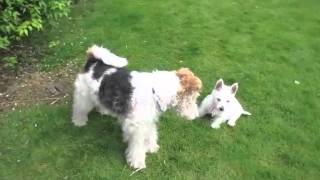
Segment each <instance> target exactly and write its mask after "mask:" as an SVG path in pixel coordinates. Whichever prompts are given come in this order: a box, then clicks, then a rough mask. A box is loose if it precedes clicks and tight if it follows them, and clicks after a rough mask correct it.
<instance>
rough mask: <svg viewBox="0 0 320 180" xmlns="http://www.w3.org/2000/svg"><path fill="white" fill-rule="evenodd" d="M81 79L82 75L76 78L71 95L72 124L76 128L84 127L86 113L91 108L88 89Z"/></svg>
mask: <svg viewBox="0 0 320 180" xmlns="http://www.w3.org/2000/svg"><path fill="white" fill-rule="evenodd" d="M83 78H84V77H83V75H79V76H78V77H77V79H76V82H75V89H74V95H73V112H72V122H73V124H74V125H76V126H84V125H86V124H87V121H88V113H89V112H90V111H91V110H92V108H93V103H92V100H91V99H90V94H89V89H88V87H87V86H86V84H85V82H84V79H83Z"/></svg>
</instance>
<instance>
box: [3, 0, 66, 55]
mask: <svg viewBox="0 0 320 180" xmlns="http://www.w3.org/2000/svg"><path fill="white" fill-rule="evenodd" d="M70 4H71V0H0V49H6V48H7V47H8V46H9V45H10V43H11V42H12V41H17V40H20V39H21V38H22V37H26V36H28V35H29V34H30V32H31V31H33V30H38V31H39V30H42V28H43V24H44V23H45V22H50V21H53V20H57V19H58V18H61V17H63V16H67V15H68V13H69V10H70Z"/></svg>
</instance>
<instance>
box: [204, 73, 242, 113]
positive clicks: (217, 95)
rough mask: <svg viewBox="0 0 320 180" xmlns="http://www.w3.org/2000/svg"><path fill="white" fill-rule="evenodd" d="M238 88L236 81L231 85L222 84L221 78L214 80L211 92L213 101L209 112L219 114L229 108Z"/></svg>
mask: <svg viewBox="0 0 320 180" xmlns="http://www.w3.org/2000/svg"><path fill="white" fill-rule="evenodd" d="M237 90H238V83H234V84H232V85H231V86H227V85H225V84H224V82H223V80H222V79H219V80H218V81H217V82H216V86H215V88H214V90H213V92H212V95H213V102H212V107H211V109H210V112H212V115H219V114H222V113H223V112H225V111H226V110H228V109H230V108H229V107H230V106H232V103H233V102H234V100H235V95H236V93H237Z"/></svg>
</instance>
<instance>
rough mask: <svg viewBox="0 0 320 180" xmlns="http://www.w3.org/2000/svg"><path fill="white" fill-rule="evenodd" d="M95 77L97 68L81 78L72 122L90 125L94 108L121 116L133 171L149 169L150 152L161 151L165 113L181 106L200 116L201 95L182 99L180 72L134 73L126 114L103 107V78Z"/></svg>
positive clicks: (181, 109) (181, 110) (187, 112)
mask: <svg viewBox="0 0 320 180" xmlns="http://www.w3.org/2000/svg"><path fill="white" fill-rule="evenodd" d="M99 57H100V55H99ZM101 57H104V55H101ZM114 72H115V71H112V72H109V73H114ZM92 74H93V68H91V69H90V70H89V71H88V72H87V73H80V74H78V76H77V79H76V81H75V90H74V103H73V115H72V122H73V123H74V124H75V125H76V126H84V125H86V123H87V121H88V113H89V112H90V111H91V110H92V109H93V108H94V107H96V108H97V109H98V111H99V112H101V113H102V114H109V115H111V116H115V117H117V118H118V119H119V120H120V122H121V126H122V131H123V139H124V141H125V142H128V148H127V149H126V159H127V162H128V164H129V165H130V166H132V167H133V168H137V169H141V168H145V167H146V164H145V158H146V153H154V152H157V151H158V149H159V145H158V132H157V122H158V117H159V116H160V114H161V113H163V112H164V111H165V110H167V109H168V108H170V107H177V109H178V111H179V113H180V114H181V115H183V116H185V117H187V118H188V119H193V118H195V117H197V116H198V109H197V104H196V99H197V97H198V96H199V93H198V92H195V93H194V94H190V95H189V96H188V97H185V98H183V97H179V96H178V93H179V92H180V91H181V90H182V88H183V87H182V86H181V84H180V79H179V77H178V76H177V75H176V71H154V72H151V73H150V72H136V71H133V72H131V77H132V78H131V85H132V86H133V94H132V99H131V101H130V102H131V110H130V112H129V113H128V114H126V115H116V114H113V113H112V112H111V111H110V110H109V109H106V108H105V107H104V106H102V105H101V104H100V102H99V98H98V95H97V94H98V93H97V92H98V91H99V87H100V83H101V79H102V78H103V76H102V77H101V78H100V79H98V80H94V79H93V78H92ZM181 99H182V100H181Z"/></svg>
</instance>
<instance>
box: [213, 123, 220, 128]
mask: <svg viewBox="0 0 320 180" xmlns="http://www.w3.org/2000/svg"><path fill="white" fill-rule="evenodd" d="M211 127H212V128H213V129H219V128H220V125H218V124H211Z"/></svg>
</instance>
